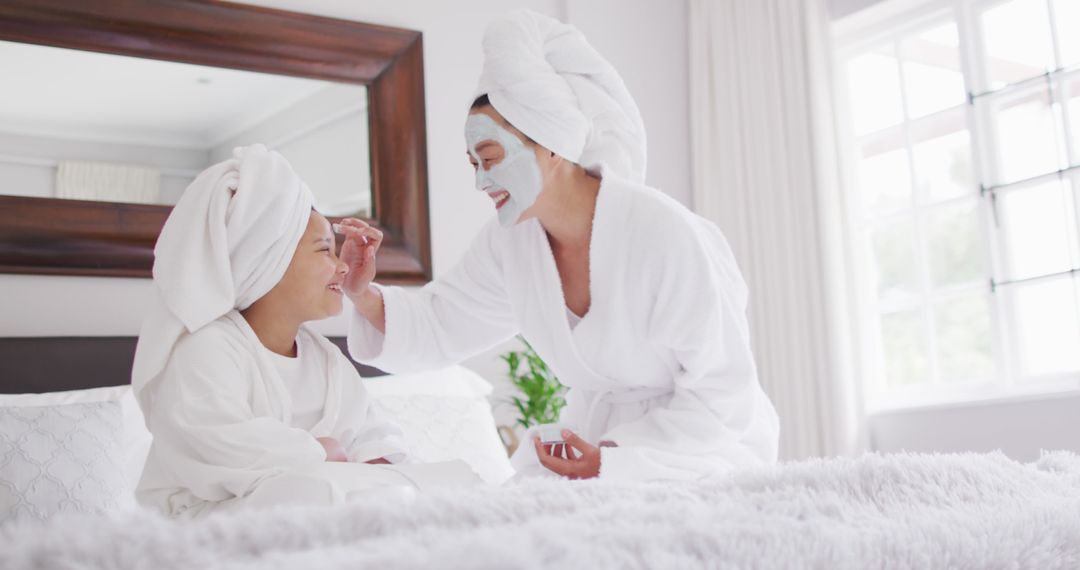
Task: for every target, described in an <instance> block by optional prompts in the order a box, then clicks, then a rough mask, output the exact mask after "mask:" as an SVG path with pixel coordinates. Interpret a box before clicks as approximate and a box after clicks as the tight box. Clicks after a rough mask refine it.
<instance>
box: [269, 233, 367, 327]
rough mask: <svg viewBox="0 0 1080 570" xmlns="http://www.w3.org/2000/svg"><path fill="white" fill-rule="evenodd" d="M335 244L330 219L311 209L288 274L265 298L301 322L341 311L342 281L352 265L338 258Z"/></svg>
mask: <svg viewBox="0 0 1080 570" xmlns="http://www.w3.org/2000/svg"><path fill="white" fill-rule="evenodd" d="M334 246H335V244H334V232H333V231H332V230H331V229H330V222H329V221H328V220H327V219H326V218H325V217H323V215H322V214H319V213H318V212H312V213H311V216H310V217H309V218H308V224H307V229H306V230H305V231H304V235H303V237H301V238H300V243H299V244H298V245H297V246H296V252H295V253H293V257H292V261H291V262H290V263H289V268H288V269H286V270H285V276H284V277H282V278H281V281H279V282H278V284H277V285H275V286H274V288H273V289H271V290H270V292H269V293H267V294H266V296H265V297H264V298H267V297H269V298H271V300H272V301H273V302H274V303H275V304H276V305H277V306H278V307H280V310H281V311H282V312H287V313H288V314H289V315H290V316H291V317H293V318H294V319H296V320H298V321H299V322H306V321H314V320H319V319H325V318H327V317H332V316H334V315H338V314H340V313H341V310H342V307H343V305H342V297H343V296H344V294H343V292H342V290H341V284H342V282H343V281H344V279H345V274H346V273H348V272H349V267H348V266H347V265H345V263H344V262H342V261H341V260H340V259H338V257H337V254H336V253H334V252H335V247H334Z"/></svg>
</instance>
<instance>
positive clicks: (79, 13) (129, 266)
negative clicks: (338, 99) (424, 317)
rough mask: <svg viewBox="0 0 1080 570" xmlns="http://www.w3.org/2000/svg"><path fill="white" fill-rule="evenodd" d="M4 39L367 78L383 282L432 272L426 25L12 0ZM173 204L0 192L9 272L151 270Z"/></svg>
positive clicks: (133, 273) (253, 10)
mask: <svg viewBox="0 0 1080 570" xmlns="http://www.w3.org/2000/svg"><path fill="white" fill-rule="evenodd" d="M0 40H6V41H14V42H21V43H31V44H40V45H47V46H55V47H62V48H73V49H79V50H86V51H95V52H103V53H112V54H119V55H127V56H135V57H142V58H150V59H161V60H168V61H177V62H183V63H193V64H199V65H208V66H213V67H226V68H232V69H242V70H248V71H258V72H264V73H274V74H278V75H292V76H296V77H307V78H315V79H324V80H328V81H336V82H343V83H353V84H363V85H365V86H366V87H367V94H368V125H369V138H370V144H369V145H368V146H369V148H370V152H371V156H370V163H371V182H372V188H371V194H372V203H373V206H374V213H375V217H374V218H373V219H372V221H373V222H374V223H375V225H377V226H378V227H379V228H381V229H382V230H383V232H384V234H385V236H386V237H385V240H384V244H383V246H382V248H381V250H380V253H379V257H378V262H377V263H378V273H379V281H380V282H387V283H399V284H421V283H425V282H427V281H430V280H431V238H430V226H429V221H428V195H427V192H428V190H427V141H426V125H425V116H424V61H423V43H422V36H421V34H420V32H417V31H412V30H404V29H399V28H390V27H385V26H376V25H372V24H364V23H359V22H352V21H348V20H338V19H333V18H325V17H321V16H312V15H307V14H298V13H294V12H286V11H282V10H274V9H269V8H261V7H255V6H247V5H242V4H229V3H224V2H209V1H204V0H80V1H77V2H72V1H71V0H14V1H6V2H2V3H0ZM0 184H3V181H2V180H0ZM171 209H172V208H171V207H170V206H159V205H142V204H120V203H108V202H90V201H78V200H61V199H53V198H31V197H20V196H0V273H24V274H46V275H95V276H112V277H121V276H123V277H149V276H150V270H151V267H152V266H153V258H154V252H153V249H154V243H155V242H156V241H157V237H158V234H159V233H160V231H161V228H162V226H163V225H164V223H165V218H166V217H167V216H168V215H169V212H170V211H171Z"/></svg>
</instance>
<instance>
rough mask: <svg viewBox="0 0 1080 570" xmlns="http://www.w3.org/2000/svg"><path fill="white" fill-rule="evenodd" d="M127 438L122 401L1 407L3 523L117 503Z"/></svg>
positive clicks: (0, 517)
mask: <svg viewBox="0 0 1080 570" xmlns="http://www.w3.org/2000/svg"><path fill="white" fill-rule="evenodd" d="M122 437H123V423H122V412H121V407H120V403H119V402H93V403H80V404H64V405H56V406H11V407H0V523H2V522H7V521H12V520H23V519H37V520H46V519H48V518H50V517H51V516H53V515H55V514H57V513H61V512H102V511H107V510H110V509H113V508H115V507H117V505H119V504H120V501H121V497H122V496H123V494H124V492H125V479H124V472H123V465H124V453H123V446H122Z"/></svg>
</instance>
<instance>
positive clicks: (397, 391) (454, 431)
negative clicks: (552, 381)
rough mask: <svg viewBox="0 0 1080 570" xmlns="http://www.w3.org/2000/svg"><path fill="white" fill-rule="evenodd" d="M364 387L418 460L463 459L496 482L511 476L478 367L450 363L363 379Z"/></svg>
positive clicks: (511, 472)
mask: <svg viewBox="0 0 1080 570" xmlns="http://www.w3.org/2000/svg"><path fill="white" fill-rule="evenodd" d="M364 386H365V387H366V388H367V390H368V393H369V394H371V396H372V399H373V400H374V401H375V404H376V406H377V407H378V409H379V410H380V411H382V412H383V413H384V414H385V415H386V416H387V418H388V419H390V420H391V421H393V422H395V423H397V424H398V425H400V426H401V429H402V431H404V432H405V441H406V442H407V443H408V444H409V450H410V452H411V453H412V455H413V459H415V460H416V461H420V462H429V461H447V460H451V459H461V460H462V461H464V462H465V463H468V464H469V466H470V467H472V468H473V470H474V471H476V474H477V475H479V476H480V478H481V479H483V480H484V481H485V482H487V483H491V484H493V485H498V484H500V483H502V482H504V481H506V480H507V479H509V478H510V477H511V476H513V474H514V468H513V467H511V466H510V460H509V458H508V457H507V456H506V448H505V447H503V444H502V440H501V439H499V434H498V432H497V431H496V426H495V418H494V417H493V416H492V414H491V405H490V404H489V403H488V400H487V396H488V395H489V394H491V391H492V388H491V385H490V384H488V383H487V381H485V380H484V379H483V378H481V377H480V376H479V375H478V374H476V373H475V372H473V371H471V370H469V369H467V368H464V367H462V366H451V367H449V368H444V369H442V370H435V371H431V372H424V373H420V374H407V375H390V376H381V377H378V378H365V379H364Z"/></svg>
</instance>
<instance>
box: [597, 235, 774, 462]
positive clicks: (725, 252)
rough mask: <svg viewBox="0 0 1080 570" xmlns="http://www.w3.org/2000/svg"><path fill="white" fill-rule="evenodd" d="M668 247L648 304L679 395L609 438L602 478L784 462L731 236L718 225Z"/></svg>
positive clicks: (675, 238) (654, 335)
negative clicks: (673, 363)
mask: <svg viewBox="0 0 1080 570" xmlns="http://www.w3.org/2000/svg"><path fill="white" fill-rule="evenodd" d="M717 240H719V241H717ZM662 247H663V248H664V250H665V251H666V252H667V253H663V252H661V253H660V254H658V255H655V256H653V257H652V259H653V260H654V261H655V263H656V266H655V268H656V270H655V271H653V272H651V273H652V275H656V276H658V277H657V278H656V280H655V290H654V291H653V292H652V294H651V295H650V297H651V299H652V300H651V301H649V302H647V303H645V302H643V306H651V307H652V313H651V315H650V317H649V320H648V323H649V333H648V334H649V335H650V336H651V340H652V341H653V342H654V343H655V344H656V345H658V346H660V347H663V348H665V349H667V350H670V351H672V354H673V355H674V356H675V359H676V360H677V361H678V363H679V365H680V370H679V372H678V373H677V374H676V375H675V377H674V379H673V396H672V398H671V400H670V402H668V403H667V404H666V405H662V406H658V407H655V408H653V409H651V410H649V411H648V412H647V413H646V414H645V415H643V416H642V417H641V418H638V419H637V420H635V421H632V422H628V423H625V424H622V425H619V426H617V427H615V428H613V429H611V430H610V431H609V432H608V433H606V434H605V435H604V436H603V437H602V438H601V439H602V440H611V441H614V442H615V443H616V444H617V445H618V447H605V448H602V450H601V473H600V476H601V477H602V478H605V479H623V480H643V479H697V478H699V477H701V476H703V475H705V474H707V473H710V472H716V471H722V470H725V469H730V468H733V467H738V466H750V465H760V464H765V463H771V462H773V461H775V460H776V446H777V440H778V433H779V432H778V426H777V421H776V414H775V411H774V410H773V407H772V404H771V403H770V402H769V401H768V399H767V397H765V395H764V392H763V391H762V390H761V388H760V385H759V384H758V378H757V371H756V367H755V365H754V360H753V355H752V354H751V350H750V340H749V332H748V328H747V325H746V320H745V285H744V284H743V281H742V278H741V276H739V274H738V269H737V267H736V266H735V262H734V258H733V256H732V255H731V253H730V250H729V249H728V247H727V244H726V242H724V241H723V237H722V236H721V235H719V231H718V230H716V232H715V234H713V233H710V232H707V231H689V230H684V231H681V232H679V231H676V232H672V233H671V234H669V236H668V237H667V239H666V240H664V241H663V243H662ZM643 301H644V300H643Z"/></svg>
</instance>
